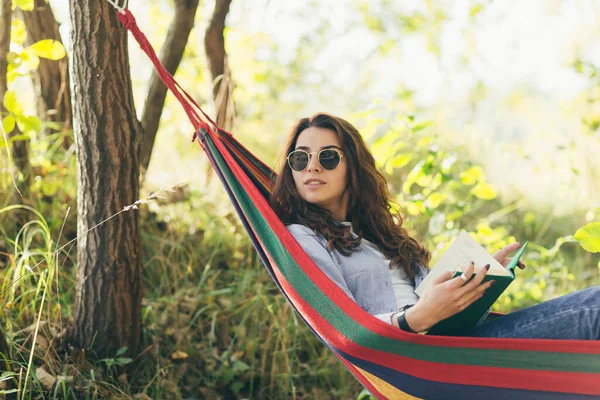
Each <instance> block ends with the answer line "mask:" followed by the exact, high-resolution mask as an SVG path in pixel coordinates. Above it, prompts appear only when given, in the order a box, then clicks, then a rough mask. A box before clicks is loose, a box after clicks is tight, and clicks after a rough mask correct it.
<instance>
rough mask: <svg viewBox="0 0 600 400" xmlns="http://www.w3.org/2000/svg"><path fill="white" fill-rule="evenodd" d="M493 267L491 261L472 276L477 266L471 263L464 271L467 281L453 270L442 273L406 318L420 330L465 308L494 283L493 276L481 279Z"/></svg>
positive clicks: (407, 312) (413, 327)
mask: <svg viewBox="0 0 600 400" xmlns="http://www.w3.org/2000/svg"><path fill="white" fill-rule="evenodd" d="M489 268H490V266H489V264H488V265H486V266H485V268H481V270H480V271H479V272H478V273H477V274H476V275H475V276H474V277H473V279H471V280H469V279H470V278H471V276H472V275H473V271H474V269H475V266H474V265H473V263H471V265H469V266H468V267H467V269H466V270H465V272H464V274H465V276H466V277H467V282H466V283H465V281H464V280H463V279H462V278H461V277H460V276H457V277H456V278H452V275H453V272H452V271H447V272H445V273H444V274H442V275H440V276H439V277H437V278H436V279H434V280H433V281H432V282H431V284H430V285H429V286H428V287H427V289H425V290H424V291H423V294H422V295H421V298H420V299H419V301H418V302H417V304H415V305H414V306H413V307H411V308H409V309H408V310H407V311H406V314H405V315H404V316H405V318H406V322H408V324H409V325H410V326H411V327H412V329H414V330H415V331H418V332H420V331H424V330H426V329H429V328H431V327H432V326H433V325H435V324H436V323H438V322H439V321H441V320H443V319H446V318H449V317H451V316H453V315H454V314H456V313H458V312H460V311H462V310H464V309H465V308H467V307H468V306H470V305H471V304H472V303H474V302H475V301H476V300H477V299H479V298H480V297H481V296H483V294H484V292H485V291H486V289H487V288H489V287H490V286H491V285H493V284H494V282H495V281H493V280H490V281H487V282H485V283H483V284H482V283H481V282H482V281H483V278H484V277H485V274H486V273H487V271H488V270H489Z"/></svg>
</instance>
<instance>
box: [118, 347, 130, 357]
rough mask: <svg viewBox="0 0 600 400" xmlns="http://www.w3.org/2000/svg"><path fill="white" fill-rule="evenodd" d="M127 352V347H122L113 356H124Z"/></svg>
mask: <svg viewBox="0 0 600 400" xmlns="http://www.w3.org/2000/svg"><path fill="white" fill-rule="evenodd" d="M126 351H127V346H123V347H121V348H120V349H119V350H117V352H116V353H115V356H117V357H118V356H121V355H123V354H125V352H126Z"/></svg>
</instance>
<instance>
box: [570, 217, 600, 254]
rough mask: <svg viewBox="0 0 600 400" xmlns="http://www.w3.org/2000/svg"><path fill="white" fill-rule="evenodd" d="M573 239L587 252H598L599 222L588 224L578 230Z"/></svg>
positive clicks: (599, 246)
mask: <svg viewBox="0 0 600 400" xmlns="http://www.w3.org/2000/svg"><path fill="white" fill-rule="evenodd" d="M574 237H575V240H577V241H578V242H579V244H580V245H581V247H583V248H584V249H586V250H587V251H589V252H592V253H598V252H600V222H590V223H589V224H587V225H585V226H583V227H581V228H579V229H578V230H577V232H575V236H574Z"/></svg>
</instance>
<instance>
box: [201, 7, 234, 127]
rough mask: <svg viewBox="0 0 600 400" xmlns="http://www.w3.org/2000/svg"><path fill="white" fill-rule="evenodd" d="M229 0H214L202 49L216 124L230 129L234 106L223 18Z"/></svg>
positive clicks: (227, 9)
mask: <svg viewBox="0 0 600 400" xmlns="http://www.w3.org/2000/svg"><path fill="white" fill-rule="evenodd" d="M230 5H231V0H215V10H214V12H213V16H212V19H211V21H210V24H209V25H208V28H207V29H206V35H205V36H204V49H205V51H206V56H207V57H208V61H209V66H210V73H211V75H212V78H213V82H214V83H213V98H214V100H215V109H216V111H217V119H216V122H217V125H219V126H220V127H221V128H223V129H225V130H228V131H230V130H231V128H232V127H233V118H234V114H235V108H234V104H233V97H232V92H233V82H232V80H231V70H230V69H229V63H228V62H227V53H226V52H225V36H224V35H223V31H224V30H225V18H227V13H228V12H229V6H230Z"/></svg>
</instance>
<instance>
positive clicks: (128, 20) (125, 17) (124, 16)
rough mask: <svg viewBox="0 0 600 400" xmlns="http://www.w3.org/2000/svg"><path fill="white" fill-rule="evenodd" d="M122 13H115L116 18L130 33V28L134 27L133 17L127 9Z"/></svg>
mask: <svg viewBox="0 0 600 400" xmlns="http://www.w3.org/2000/svg"><path fill="white" fill-rule="evenodd" d="M123 11H124V12H119V13H117V17H118V18H119V21H121V23H122V24H123V25H124V26H125V28H127V30H128V31H131V30H132V28H133V27H134V26H135V25H136V23H135V17H134V16H133V14H132V13H131V12H130V11H129V10H128V9H124V10H123Z"/></svg>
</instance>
